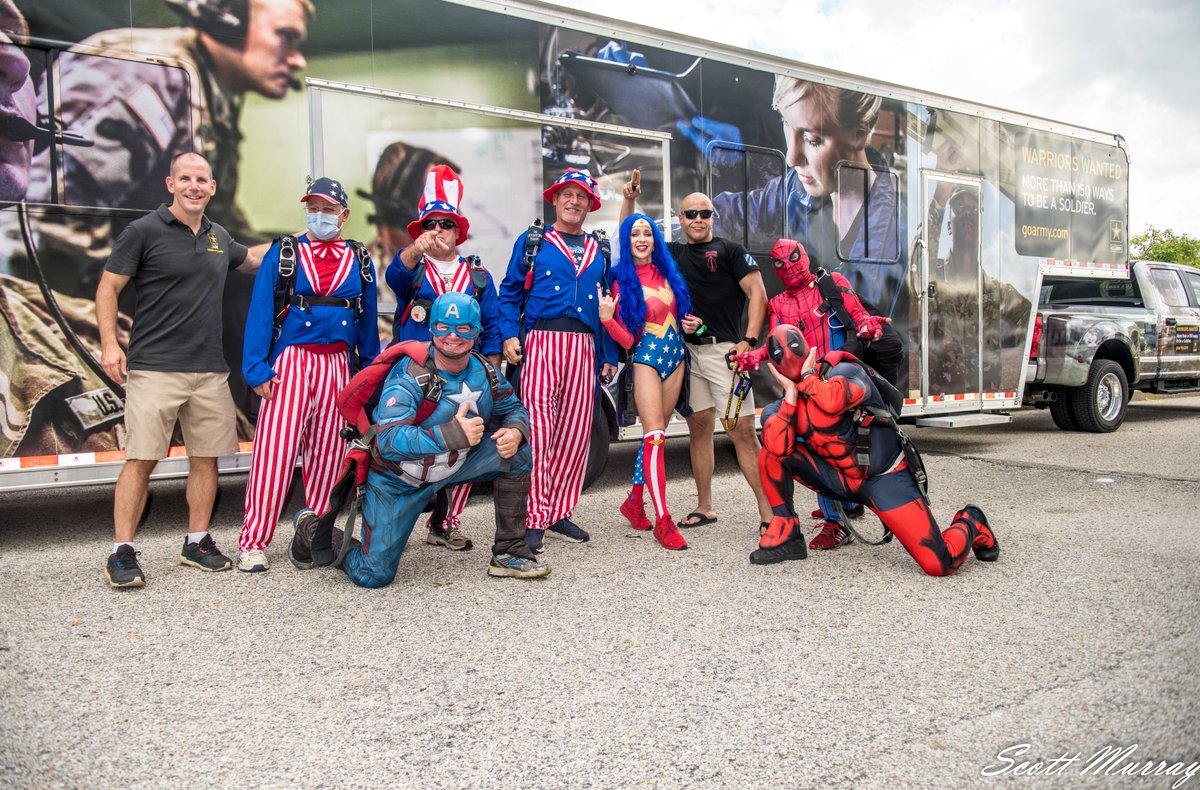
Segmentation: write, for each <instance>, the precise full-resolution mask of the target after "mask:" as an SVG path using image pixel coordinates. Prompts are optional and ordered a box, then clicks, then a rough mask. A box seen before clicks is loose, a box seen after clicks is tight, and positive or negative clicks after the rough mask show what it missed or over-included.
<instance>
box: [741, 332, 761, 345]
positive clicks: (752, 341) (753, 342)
mask: <svg viewBox="0 0 1200 790" xmlns="http://www.w3.org/2000/svg"><path fill="white" fill-rule="evenodd" d="M742 342H743V343H749V344H750V348H754V347H755V346H757V345H758V338H757V337H751V336H750V335H746V336H745V337H743V338H742Z"/></svg>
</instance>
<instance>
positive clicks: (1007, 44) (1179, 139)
mask: <svg viewBox="0 0 1200 790" xmlns="http://www.w3.org/2000/svg"><path fill="white" fill-rule="evenodd" d="M558 4H559V5H570V6H572V7H574V8H578V9H579V10H581V11H587V12H590V13H594V14H602V15H604V16H607V17H610V18H612V19H614V20H619V19H628V20H631V21H634V22H637V23H639V24H642V25H648V26H650V27H655V28H660V29H664V30H673V31H678V32H679V33H682V34H684V35H690V36H696V37H701V38H705V37H707V38H710V39H712V40H714V41H718V42H720V43H724V44H730V45H733V46H738V47H743V48H746V49H751V50H756V51H760V52H763V53H768V54H773V55H778V56H781V57H785V58H789V59H792V60H799V61H803V62H805V63H809V64H811V65H814V66H820V67H825V68H832V69H837V70H840V71H847V72H851V73H854V74H860V75H863V76H867V77H872V78H876V79H882V80H886V81H888V82H893V83H898V84H901V85H905V86H909V87H912V88H917V89H921V90H926V91H932V92H935V93H941V94H945V95H949V96H954V97H960V98H964V99H971V100H973V101H979V102H983V103H986V104H991V105H995V106H998V107H1003V108H1005V109H1011V110H1017V111H1021V112H1024V113H1029V114H1033V115H1038V116H1043V117H1047V118H1051V119H1054V120H1059V121H1065V122H1068V123H1072V124H1076V125H1079V126H1086V127H1089V128H1093V129H1099V130H1101V131H1105V132H1112V133H1115V134H1119V135H1121V136H1123V137H1124V138H1125V140H1126V142H1127V145H1128V151H1129V159H1130V167H1129V172H1130V183H1129V224H1130V229H1131V234H1137V233H1141V232H1142V231H1144V230H1145V228H1146V226H1148V225H1155V226H1157V227H1159V228H1172V229H1174V230H1176V231H1182V232H1186V233H1189V234H1191V235H1192V236H1200V207H1198V205H1197V204H1198V203H1200V196H1197V195H1196V191H1197V189H1198V186H1197V184H1198V182H1200V0H1141V2H1137V3H1129V2H1122V3H1117V2H1111V1H1110V0H1049V2H1046V1H1045V0H1004V1H1003V2H995V0H971V2H950V3H937V2H931V1H930V0H786V1H785V0H724V1H721V2H718V1H717V0H690V1H688V2H683V1H682V0H576V2H573V3H563V2H559V3H558Z"/></svg>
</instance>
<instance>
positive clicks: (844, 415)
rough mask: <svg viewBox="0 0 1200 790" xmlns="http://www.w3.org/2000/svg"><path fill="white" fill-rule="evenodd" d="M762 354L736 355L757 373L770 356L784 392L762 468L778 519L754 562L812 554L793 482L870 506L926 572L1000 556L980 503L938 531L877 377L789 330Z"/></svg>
mask: <svg viewBox="0 0 1200 790" xmlns="http://www.w3.org/2000/svg"><path fill="white" fill-rule="evenodd" d="M763 350H764V351H762V352H750V353H748V354H742V355H741V356H739V357H737V358H736V361H737V364H738V366H739V367H740V368H742V369H752V368H754V367H757V365H758V364H759V363H760V362H761V361H763V356H766V357H769V361H770V362H771V365H770V369H771V372H772V374H773V375H774V376H775V379H776V380H777V381H778V382H779V384H780V386H781V387H783V391H784V397H783V400H782V401H780V402H776V403H774V404H771V405H769V406H767V407H766V408H765V409H763V414H762V426H763V437H762V442H763V449H762V450H761V451H760V453H759V456H758V458H759V472H760V473H761V475H762V482H763V489H764V491H765V493H766V495H767V500H768V501H769V502H770V504H771V510H772V513H773V516H772V518H771V523H770V525H769V526H768V528H767V530H766V531H765V532H764V533H763V535H762V538H761V540H760V541H759V544H758V545H759V548H758V550H756V551H755V552H753V553H752V554H751V555H750V562H752V563H754V564H756V565H766V564H770V563H776V562H783V561H784V560H801V559H804V558H805V557H806V556H807V553H808V552H807V548H806V546H805V541H804V535H803V533H801V531H800V524H799V519H798V518H797V517H796V511H795V509H794V506H793V502H792V480H793V479H795V480H799V481H800V482H801V483H803V484H804V485H805V486H807V487H808V488H810V489H812V490H813V491H816V492H817V493H818V494H823V495H825V496H827V497H832V498H834V499H837V500H840V501H845V502H856V503H860V504H862V505H865V506H867V507H868V508H870V509H871V510H872V511H873V512H874V513H875V515H877V516H878V517H879V519H880V520H881V521H882V522H883V524H884V526H885V527H887V528H888V529H889V530H890V531H891V532H892V534H894V535H895V536H896V538H897V539H898V540H899V541H900V543H901V545H903V546H904V548H905V549H907V550H908V553H909V554H911V555H912V557H913V559H915V560H916V561H917V564H918V565H920V566H921V570H923V571H925V572H926V573H927V574H929V575H930V576H948V575H949V574H951V573H954V572H955V571H956V570H958V567H959V566H960V565H962V563H963V561H964V560H965V559H966V558H967V553H968V552H970V551H972V550H973V551H974V552H975V557H976V559H979V560H982V561H984V562H993V561H995V560H996V559H998V558H999V556H1000V544H999V542H997V540H996V536H995V535H994V534H993V532H992V529H991V527H990V526H989V525H988V521H987V518H986V517H985V516H984V514H983V511H982V510H980V509H979V508H978V507H976V506H975V505H966V506H964V507H963V508H962V509H961V510H959V511H958V512H957V513H956V514H955V515H954V520H953V521H952V522H951V523H950V526H949V527H947V528H946V529H945V530H940V529H939V528H938V525H937V521H936V520H934V517H933V513H932V512H930V510H929V506H928V504H927V502H926V501H925V496H924V493H923V491H922V490H921V487H920V486H919V485H918V483H917V479H916V477H915V476H914V470H913V468H912V467H911V466H910V463H909V460H908V459H909V453H908V452H906V448H905V442H906V441H907V440H906V439H904V437H903V435H902V434H901V433H900V432H899V431H897V430H896V428H895V424H894V422H893V421H892V419H890V417H889V414H891V415H892V416H894V414H895V411H891V412H889V404H888V402H887V401H886V400H885V399H884V397H883V395H882V394H881V390H880V387H883V386H884V385H883V384H877V383H876V378H875V377H876V376H877V375H878V374H874V373H873V371H869V370H868V369H867V368H866V366H864V365H863V364H862V363H861V362H859V361H858V360H857V359H856V358H855V357H854V356H852V355H850V354H846V353H845V352H841V351H831V352H829V353H828V354H826V355H825V356H824V357H823V358H822V359H821V360H818V359H817V351H816V349H815V348H813V349H810V348H809V347H808V344H807V343H806V342H805V339H804V335H803V334H802V333H801V332H800V330H799V329H797V328H796V327H795V326H792V325H790V324H780V325H779V326H777V327H775V328H774V329H772V330H771V334H770V336H769V337H768V339H767V344H766V345H765V346H763ZM879 381H882V379H879ZM884 388H885V389H886V387H884ZM891 408H892V409H898V408H899V407H898V406H896V405H894V404H893V405H892V406H891ZM864 434H865V436H864ZM864 440H865V441H864ZM913 457H914V463H919V461H916V460H915V459H916V456H915V454H914V456H913Z"/></svg>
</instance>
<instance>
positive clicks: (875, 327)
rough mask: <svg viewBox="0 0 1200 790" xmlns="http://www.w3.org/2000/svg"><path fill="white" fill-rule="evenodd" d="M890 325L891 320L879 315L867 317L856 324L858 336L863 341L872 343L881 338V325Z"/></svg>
mask: <svg viewBox="0 0 1200 790" xmlns="http://www.w3.org/2000/svg"><path fill="white" fill-rule="evenodd" d="M890 323H892V319H890V318H884V317H883V316H881V315H869V316H867V317H866V318H864V319H863V320H862V321H860V322H859V324H858V336H859V337H860V338H862V339H863V340H869V341H871V342H874V341H876V340H878V339H879V338H881V337H883V325H884V324H890Z"/></svg>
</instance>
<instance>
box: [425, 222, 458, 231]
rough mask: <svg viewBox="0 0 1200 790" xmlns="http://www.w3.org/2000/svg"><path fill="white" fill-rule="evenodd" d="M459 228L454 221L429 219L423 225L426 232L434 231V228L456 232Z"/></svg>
mask: <svg viewBox="0 0 1200 790" xmlns="http://www.w3.org/2000/svg"><path fill="white" fill-rule="evenodd" d="M457 227H458V223H457V222H455V221H454V220H452V219H427V220H425V221H424V222H422V223H421V228H422V229H424V230H433V229H434V228H441V229H442V230H454V229H455V228H457Z"/></svg>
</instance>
